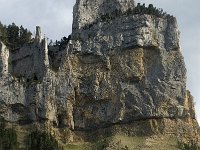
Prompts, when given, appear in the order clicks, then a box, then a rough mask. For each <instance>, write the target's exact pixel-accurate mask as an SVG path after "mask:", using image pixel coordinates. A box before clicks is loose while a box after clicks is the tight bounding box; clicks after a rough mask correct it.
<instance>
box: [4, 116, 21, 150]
mask: <svg viewBox="0 0 200 150" xmlns="http://www.w3.org/2000/svg"><path fill="white" fill-rule="evenodd" d="M17 147H18V143H17V133H16V131H15V130H14V129H13V128H11V129H10V128H9V129H6V128H5V120H4V119H2V118H1V119H0V150H16V149H17Z"/></svg>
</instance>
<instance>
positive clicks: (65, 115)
mask: <svg viewBox="0 0 200 150" xmlns="http://www.w3.org/2000/svg"><path fill="white" fill-rule="evenodd" d="M135 9H136V8H135V3H134V1H131V0H112V1H111V0H110V1H108V0H105V1H104V0H102V1H99V0H77V2H76V4H75V6H74V21H73V31H72V39H71V40H70V41H69V43H68V45H67V47H66V49H65V50H63V52H62V55H58V56H57V57H59V58H55V59H56V60H61V64H60V63H59V65H58V66H57V68H58V69H57V70H56V71H55V70H52V68H51V66H50V64H49V55H48V47H47V42H46V40H45V39H42V38H41V30H40V28H39V27H37V32H36V33H37V34H36V37H35V42H34V43H32V44H30V45H27V46H25V47H22V48H21V49H20V50H18V51H15V52H14V53H11V52H10V53H9V51H8V50H7V49H6V48H5V46H3V44H1V46H0V48H1V51H0V52H1V58H0V67H1V73H3V74H2V75H1V77H2V79H3V80H1V82H0V88H1V93H0V103H1V112H0V115H1V116H2V117H4V118H5V119H6V120H7V121H10V122H15V123H18V124H20V125H21V124H30V123H36V122H38V124H39V125H41V126H42V125H43V124H45V127H47V128H48V129H50V130H53V131H54V132H55V133H56V134H57V135H59V137H60V138H61V137H63V136H64V135H65V134H66V132H67V131H69V133H68V132H67V133H68V134H67V135H68V136H64V137H65V138H64V139H63V138H61V140H62V141H65V140H68V141H70V140H73V137H77V136H78V137H79V138H82V136H81V135H82V134H81V135H79V134H78V133H77V132H73V131H79V130H82V131H83V132H84V131H87V130H91V131H93V130H94V129H99V128H102V129H104V128H106V127H108V128H109V129H113V128H114V126H115V125H120V126H121V129H120V131H124V132H125V133H126V132H127V131H125V129H128V130H129V129H130V132H128V134H129V135H133V134H135V133H137V132H139V133H140V132H142V133H144V134H146V135H147V134H148V133H149V132H153V133H157V132H161V133H165V132H166V133H172V134H177V136H182V135H184V134H187V137H188V139H191V140H194V139H195V140H194V143H195V144H196V143H197V141H198V136H197V134H198V133H197V128H196V126H197V123H196V120H195V112H194V108H193V101H192V97H191V95H190V94H189V92H187V90H186V68H185V64H184V60H183V56H182V54H181V51H180V45H179V42H180V41H179V30H178V25H177V21H176V19H175V18H174V17H171V16H169V15H168V16H160V17H158V16H157V15H155V14H151V13H149V12H150V10H149V11H148V13H147V12H145V11H142V12H137V13H135V12H136V10H135ZM143 9H144V8H143ZM51 49H52V50H53V48H51ZM8 56H9V57H8ZM8 62H9V63H8ZM141 122H147V124H148V125H147V126H148V127H149V130H150V131H145V128H146V127H145V126H143V125H141V127H140V126H138V125H137V123H139V124H140V123H141ZM184 123H185V124H184ZM126 125H128V126H129V125H130V126H129V127H127V126H126ZM173 126H174V128H173ZM179 126H181V128H179ZM126 127H127V128H126ZM190 128H192V134H189V133H190V131H191V130H189V129H190ZM58 129H64V130H65V131H66V132H65V133H64V132H63V133H59V132H58ZM179 129H180V130H181V131H179ZM182 129H185V131H184V132H182ZM147 132H148V133H147ZM193 133H194V134H193ZM84 134H85V136H86V137H87V136H88V135H87V133H84ZM72 135H73V136H72ZM193 136H194V137H193ZM186 143H187V142H186Z"/></svg>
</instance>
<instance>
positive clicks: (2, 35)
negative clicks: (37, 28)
mask: <svg viewBox="0 0 200 150" xmlns="http://www.w3.org/2000/svg"><path fill="white" fill-rule="evenodd" d="M0 40H1V41H2V42H3V43H4V44H6V46H8V47H9V48H10V49H11V50H15V49H18V48H20V47H22V46H23V45H24V44H26V43H30V42H31V41H32V33H31V32H30V31H29V30H28V29H25V28H24V27H23V26H20V27H18V26H17V25H16V24H15V23H12V24H10V25H8V26H6V25H3V24H2V23H1V22H0Z"/></svg>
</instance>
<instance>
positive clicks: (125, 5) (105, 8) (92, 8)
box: [73, 0, 135, 29]
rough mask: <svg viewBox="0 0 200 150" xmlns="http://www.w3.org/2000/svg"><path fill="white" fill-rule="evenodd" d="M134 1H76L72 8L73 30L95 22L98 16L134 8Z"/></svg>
mask: <svg viewBox="0 0 200 150" xmlns="http://www.w3.org/2000/svg"><path fill="white" fill-rule="evenodd" d="M134 6H135V1H134V0H101V1H99V0H93V1H92V0H77V1H76V4H75V6H74V21H73V29H80V28H82V27H83V26H84V25H86V24H90V23H92V22H94V21H96V20H97V19H98V18H99V16H100V15H104V14H110V13H113V12H115V11H116V10H120V11H122V12H124V11H126V10H127V9H129V8H132V9H133V8H134Z"/></svg>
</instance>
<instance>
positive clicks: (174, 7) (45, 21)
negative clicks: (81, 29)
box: [0, 0, 200, 122]
mask: <svg viewBox="0 0 200 150" xmlns="http://www.w3.org/2000/svg"><path fill="white" fill-rule="evenodd" d="M136 2H140V3H143V2H145V3H146V5H148V4H149V3H152V4H154V6H156V7H158V8H163V10H164V11H166V12H167V13H170V14H172V15H174V16H175V17H176V18H177V20H178V24H179V27H180V31H181V47H182V51H183V55H184V57H185V62H186V66H187V72H188V73H187V75H188V79H187V88H188V89H189V90H190V91H191V92H192V95H193V96H194V100H195V102H196V105H195V106H196V112H197V116H198V119H199V122H200V11H199V6H200V1H199V0H192V1H188V0H137V1H136ZM74 4H75V0H0V21H1V22H2V23H5V24H10V23H12V22H15V23H16V24H17V25H23V26H24V27H26V28H28V29H30V30H31V31H32V32H33V31H34V29H35V26H37V25H39V26H41V27H42V28H43V30H44V33H45V35H46V37H48V38H50V39H54V40H55V39H60V38H61V37H63V36H68V35H69V34H70V33H71V25H72V9H73V5H74Z"/></svg>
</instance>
